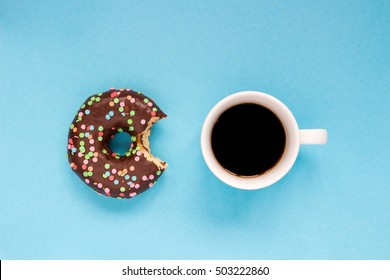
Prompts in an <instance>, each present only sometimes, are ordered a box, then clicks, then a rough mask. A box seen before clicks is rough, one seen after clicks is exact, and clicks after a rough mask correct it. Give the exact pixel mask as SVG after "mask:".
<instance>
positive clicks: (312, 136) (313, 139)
mask: <svg viewBox="0 0 390 280" xmlns="http://www.w3.org/2000/svg"><path fill="white" fill-rule="evenodd" d="M327 140H328V132H327V131H326V129H300V130H299V143H300V144H305V145H320V144H326V142H327Z"/></svg>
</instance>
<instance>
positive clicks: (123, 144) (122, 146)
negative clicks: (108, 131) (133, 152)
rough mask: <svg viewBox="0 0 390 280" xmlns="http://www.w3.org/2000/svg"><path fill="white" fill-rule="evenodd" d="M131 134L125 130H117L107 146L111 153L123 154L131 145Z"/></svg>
mask: <svg viewBox="0 0 390 280" xmlns="http://www.w3.org/2000/svg"><path fill="white" fill-rule="evenodd" d="M131 143H132V141H131V136H130V134H128V133H127V132H118V133H115V134H114V135H113V137H112V138H111V140H110V142H109V143H108V146H109V147H110V149H111V151H112V152H113V153H116V154H118V155H120V156H123V155H125V154H126V153H127V152H128V151H129V150H130V147H131Z"/></svg>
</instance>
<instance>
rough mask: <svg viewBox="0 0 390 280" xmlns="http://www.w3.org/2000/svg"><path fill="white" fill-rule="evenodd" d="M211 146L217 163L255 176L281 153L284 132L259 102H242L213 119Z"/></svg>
mask: <svg viewBox="0 0 390 280" xmlns="http://www.w3.org/2000/svg"><path fill="white" fill-rule="evenodd" d="M211 145H212V149H213V152H214V155H215V157H216V159H217V160H218V162H219V163H220V165H221V166H222V167H223V168H225V169H226V170H228V171H229V172H231V173H233V174H235V175H237V176H258V175H261V174H264V173H265V172H267V171H268V170H270V169H271V168H272V167H274V166H275V165H276V164H277V163H278V161H279V160H280V159H281V157H282V156H283V153H284V150H285V146H286V133H285V130H284V127H283V125H282V123H281V121H280V120H279V118H278V117H277V116H276V115H275V114H274V113H273V112H272V111H271V110H269V109H267V108H265V107H263V106H260V105H258V104H252V103H243V104H239V105H236V106H233V107H231V108H229V109H227V110H226V111H225V112H223V113H222V114H221V115H220V117H219V118H218V120H217V121H216V123H215V125H214V127H213V131H212V135H211Z"/></svg>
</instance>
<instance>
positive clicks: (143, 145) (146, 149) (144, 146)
mask: <svg viewBox="0 0 390 280" xmlns="http://www.w3.org/2000/svg"><path fill="white" fill-rule="evenodd" d="M161 119H162V118H159V117H152V118H151V119H150V120H149V122H148V125H147V127H146V129H145V130H144V132H143V133H142V135H141V138H140V140H141V141H140V143H139V144H140V151H141V152H142V154H143V155H144V157H145V158H146V159H147V160H148V161H151V162H153V163H154V164H155V165H157V167H158V168H159V169H160V170H161V169H166V168H167V166H168V164H167V163H166V162H165V161H162V160H161V159H159V158H158V157H155V156H153V155H152V154H151V152H150V142H149V136H150V133H151V131H152V126H153V124H155V123H156V122H157V121H159V120H161Z"/></svg>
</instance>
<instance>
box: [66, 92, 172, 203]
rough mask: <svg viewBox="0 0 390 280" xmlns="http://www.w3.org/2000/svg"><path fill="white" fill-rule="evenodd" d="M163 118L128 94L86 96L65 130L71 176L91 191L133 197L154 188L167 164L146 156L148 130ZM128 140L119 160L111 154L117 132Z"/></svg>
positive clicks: (139, 95) (153, 106)
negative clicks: (126, 136)
mask: <svg viewBox="0 0 390 280" xmlns="http://www.w3.org/2000/svg"><path fill="white" fill-rule="evenodd" d="M166 116H167V115H166V114H164V112H163V111H161V109H160V108H159V107H158V106H157V105H156V103H154V101H153V100H152V99H151V98H149V97H147V96H145V95H144V94H142V93H140V92H136V91H133V90H130V89H119V90H116V89H110V90H109V91H106V92H103V93H99V94H96V95H93V96H90V97H89V98H88V99H87V100H86V101H85V102H84V104H83V105H82V106H81V108H80V110H79V111H78V112H77V114H76V116H75V118H74V120H73V122H72V124H71V125H70V130H69V137H68V160H69V163H70V167H71V168H72V169H73V171H74V172H75V173H76V174H77V175H78V176H79V177H80V178H81V179H82V180H83V181H84V182H85V183H86V184H87V185H88V186H90V187H91V188H92V189H94V190H95V191H96V192H98V193H101V194H104V195H106V196H110V197H116V198H132V197H134V196H136V195H137V194H140V193H142V192H144V191H146V190H147V189H149V188H151V187H153V185H154V184H155V183H156V181H157V179H158V178H159V177H160V176H161V174H162V173H163V172H164V170H165V169H166V167H167V163H166V162H164V161H162V160H160V159H159V158H157V157H154V156H153V155H152V154H151V153H150V148H149V140H148V137H149V135H150V131H151V127H152V125H153V124H154V123H155V122H157V121H158V120H160V119H163V118H165V117H166ZM119 132H127V133H129V134H130V135H131V140H132V143H131V147H130V150H129V151H127V152H126V154H124V155H119V154H116V153H114V152H112V151H111V149H110V147H109V142H110V140H111V139H112V138H113V137H114V135H115V134H116V133H119Z"/></svg>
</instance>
